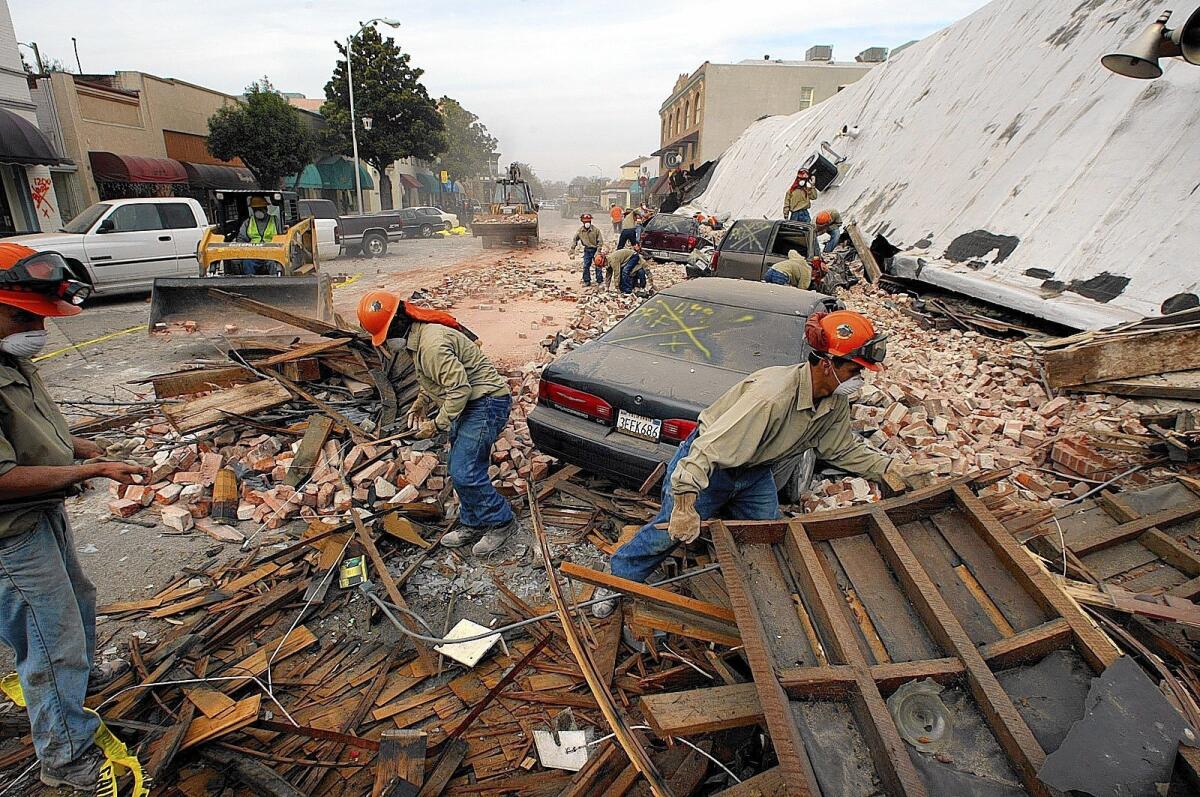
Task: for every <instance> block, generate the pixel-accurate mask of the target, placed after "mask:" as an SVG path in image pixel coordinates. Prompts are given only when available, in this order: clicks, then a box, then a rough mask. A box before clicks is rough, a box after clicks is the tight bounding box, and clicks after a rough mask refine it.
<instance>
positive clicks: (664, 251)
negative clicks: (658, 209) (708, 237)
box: [642, 213, 700, 263]
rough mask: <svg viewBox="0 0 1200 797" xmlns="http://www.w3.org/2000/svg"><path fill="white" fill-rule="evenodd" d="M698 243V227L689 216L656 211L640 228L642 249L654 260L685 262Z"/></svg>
mask: <svg viewBox="0 0 1200 797" xmlns="http://www.w3.org/2000/svg"><path fill="white" fill-rule="evenodd" d="M698 243H700V227H699V225H697V224H696V220H695V219H693V218H691V217H690V216H679V215H676V214H673V213H656V214H655V215H654V216H652V217H651V218H650V221H648V222H646V226H645V227H643V228H642V251H643V252H645V253H646V254H647V255H649V256H650V257H652V258H654V259H655V260H673V261H675V262H676V263H686V262H687V261H688V255H690V254H691V253H692V250H693V249H695V248H696V245H697V244H698Z"/></svg>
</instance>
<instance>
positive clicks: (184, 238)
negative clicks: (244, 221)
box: [5, 198, 209, 295]
mask: <svg viewBox="0 0 1200 797" xmlns="http://www.w3.org/2000/svg"><path fill="white" fill-rule="evenodd" d="M208 225H209V221H208V217H207V216H205V214H204V209H203V208H202V207H201V206H200V203H199V202H197V201H196V200H194V199H181V198H169V199H111V200H106V201H104V202H97V203H96V204H95V205H92V206H91V207H89V208H88V209H87V210H85V211H83V212H82V213H80V214H79V215H78V216H76V217H75V218H74V219H72V220H71V221H70V223H68V224H67V226H65V227H63V228H62V231H61V232H49V233H38V234H35V235H18V236H15V237H13V238H6V239H5V240H6V241H7V242H11V243H18V244H24V245H25V246H28V247H29V248H30V249H36V250H38V251H54V252H58V253H59V254H61V255H62V256H63V258H65V259H66V261H67V264H68V265H70V266H71V268H72V269H74V270H75V272H76V277H77V278H79V279H81V280H83V281H86V282H88V283H90V284H91V286H92V290H93V293H96V294H103V295H110V294H117V293H132V292H137V291H149V290H150V287H151V284H152V283H153V281H154V278H155V277H193V276H195V275H196V272H197V270H198V269H199V264H198V263H197V261H196V246H197V245H198V244H199V243H200V236H201V235H202V234H203V232H204V229H205V228H206V227H207V226H208Z"/></svg>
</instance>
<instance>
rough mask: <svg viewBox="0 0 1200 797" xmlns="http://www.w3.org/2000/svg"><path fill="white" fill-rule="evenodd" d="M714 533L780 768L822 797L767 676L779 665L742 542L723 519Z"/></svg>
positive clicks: (791, 781) (792, 786)
mask: <svg viewBox="0 0 1200 797" xmlns="http://www.w3.org/2000/svg"><path fill="white" fill-rule="evenodd" d="M711 531H712V539H713V543H714V544H715V545H716V548H717V552H718V556H719V557H720V560H721V574H722V575H724V577H725V586H726V588H727V589H728V590H729V601H730V604H731V605H732V606H733V611H734V614H735V615H737V618H738V629H739V630H740V631H741V635H742V640H743V645H744V649H745V652H746V658H747V659H748V660H749V661H750V666H751V668H752V669H753V670H754V672H755V675H756V677H755V679H754V684H755V686H757V688H758V699H759V701H761V705H762V709H763V716H764V717H765V719H766V722H767V727H769V728H770V729H771V743H772V745H773V746H774V748H775V755H776V757H777V758H778V759H779V767H780V769H781V770H782V771H783V773H784V775H785V777H786V780H787V783H788V790H789V791H790V792H791V793H792V794H793V795H795V796H796V797H820V794H821V787H820V786H819V785H818V784H817V776H816V774H815V773H814V772H813V768H812V762H811V761H809V758H808V751H807V749H806V748H805V746H804V739H803V737H801V735H800V730H799V728H797V727H796V722H795V719H794V717H793V715H792V708H791V705H790V701H789V699H788V696H787V693H786V692H784V691H783V687H782V686H780V684H779V681H778V680H777V679H775V678H770V677H765V675H764V674H766V673H774V672H776V671H777V669H778V667H777V666H776V662H775V657H774V656H773V655H772V654H771V650H770V648H769V647H767V643H766V638H767V631H766V628H765V627H764V626H763V621H762V616H761V615H760V613H759V610H758V604H757V603H756V602H755V600H754V598H753V596H752V595H751V594H750V589H749V587H748V584H747V582H748V579H747V577H746V574H745V572H744V567H743V565H742V563H741V557H740V556H739V555H738V551H737V544H736V543H735V542H734V539H733V535H732V534H731V533H730V531H729V529H728V528H726V526H725V524H724V523H722V522H717V523H716V524H714V525H713V526H712V527H711Z"/></svg>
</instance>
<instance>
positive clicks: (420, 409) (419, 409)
mask: <svg viewBox="0 0 1200 797" xmlns="http://www.w3.org/2000/svg"><path fill="white" fill-rule="evenodd" d="M428 409H429V397H428V396H426V395H425V394H424V393H419V394H418V395H417V400H416V401H414V402H413V403H412V406H411V407H409V408H408V418H407V423H408V428H409V429H411V430H414V431H415V430H416V429H418V428H419V427H420V426H421V422H422V421H424V420H425V413H426V411H427V410H428Z"/></svg>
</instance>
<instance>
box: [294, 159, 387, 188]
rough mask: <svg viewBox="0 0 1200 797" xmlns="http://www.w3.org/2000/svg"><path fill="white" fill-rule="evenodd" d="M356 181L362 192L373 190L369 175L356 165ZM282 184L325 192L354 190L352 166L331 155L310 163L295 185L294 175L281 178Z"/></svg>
mask: <svg viewBox="0 0 1200 797" xmlns="http://www.w3.org/2000/svg"><path fill="white" fill-rule="evenodd" d="M358 179H359V182H360V183H362V187H363V190H364V191H369V190H371V189H373V188H375V181H374V180H372V179H371V173H370V172H368V171H367V170H366V169H364V168H363V166H362V164H361V163H360V164H359V165H358ZM283 184H284V185H285V186H287V187H288V188H292V187H293V185H295V188H313V189H317V190H327V191H353V190H354V164H353V162H352V161H351V160H350V159H349V158H347V157H345V156H343V155H331V156H330V157H328V158H322V159H321V160H319V161H317V162H316V163H310V164H308V165H307V166H305V167H304V171H302V172H300V182H299V183H296V175H294V174H293V175H292V176H290V177H285V178H283Z"/></svg>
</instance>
